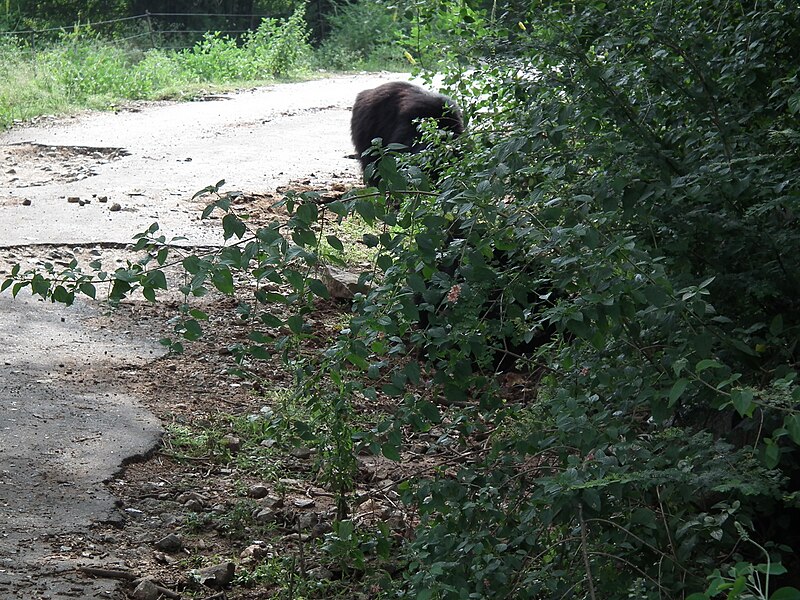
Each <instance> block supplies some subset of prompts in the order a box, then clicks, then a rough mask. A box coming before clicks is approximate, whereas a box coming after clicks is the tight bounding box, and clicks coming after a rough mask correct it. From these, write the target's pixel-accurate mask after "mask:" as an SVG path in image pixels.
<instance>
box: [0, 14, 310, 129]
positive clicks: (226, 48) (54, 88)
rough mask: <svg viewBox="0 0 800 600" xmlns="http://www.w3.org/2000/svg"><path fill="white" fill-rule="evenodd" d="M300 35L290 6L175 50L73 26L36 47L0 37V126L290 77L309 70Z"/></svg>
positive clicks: (299, 21)
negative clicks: (235, 32)
mask: <svg viewBox="0 0 800 600" xmlns="http://www.w3.org/2000/svg"><path fill="white" fill-rule="evenodd" d="M308 35H309V33H308V28H307V26H306V23H305V20H304V18H303V10H302V9H298V10H297V11H296V12H295V13H294V14H293V15H292V16H291V17H289V18H288V19H285V20H278V19H264V20H263V21H262V22H261V25H260V26H259V27H258V29H257V30H255V31H253V32H252V33H249V34H247V35H245V36H244V37H243V38H241V39H236V38H232V37H229V36H223V35H221V34H219V33H207V34H206V35H205V36H204V37H203V39H202V40H200V41H199V42H197V43H196V44H195V45H194V46H192V47H190V48H187V49H184V50H180V51H173V50H161V49H151V50H146V51H142V50H141V49H139V48H134V47H130V46H126V45H120V44H115V43H111V42H109V41H107V40H103V39H100V38H98V37H97V36H95V35H94V34H92V33H91V32H88V31H87V30H85V29H81V28H75V29H74V30H72V31H70V32H69V33H64V34H63V35H62V36H61V38H60V39H59V40H58V41H57V42H56V43H54V44H51V45H50V46H48V47H47V48H45V49H44V50H41V51H37V52H33V51H32V50H31V48H29V47H27V46H26V45H25V43H24V42H21V41H16V40H14V38H11V37H9V38H6V39H5V40H3V41H0V127H8V126H9V125H10V124H11V123H13V122H14V121H16V120H24V119H30V118H32V117H35V116H38V115H43V114H53V113H65V112H71V111H73V110H77V109H80V108H96V109H106V108H109V107H111V106H114V105H115V104H118V103H119V102H122V101H125V100H156V99H163V98H169V97H175V96H179V95H180V96H186V95H188V96H191V95H193V94H195V93H197V92H199V91H200V90H207V89H208V87H209V86H215V87H216V86H219V87H221V88H225V87H228V86H234V85H244V84H255V83H263V82H265V81H272V80H274V79H276V78H283V79H285V78H290V77H297V76H300V75H302V74H304V73H307V72H308V71H309V65H310V58H311V46H310V45H309V42H308Z"/></svg>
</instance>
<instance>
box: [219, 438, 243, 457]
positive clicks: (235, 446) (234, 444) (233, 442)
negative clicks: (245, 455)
mask: <svg viewBox="0 0 800 600" xmlns="http://www.w3.org/2000/svg"><path fill="white" fill-rule="evenodd" d="M221 441H222V445H223V446H225V447H227V448H228V450H230V451H231V452H232V453H233V454H236V453H237V452H238V451H239V449H240V448H241V447H242V440H240V439H239V438H238V437H236V436H235V435H233V434H231V433H229V434H227V435H226V436H224V437H223V438H222V440H221Z"/></svg>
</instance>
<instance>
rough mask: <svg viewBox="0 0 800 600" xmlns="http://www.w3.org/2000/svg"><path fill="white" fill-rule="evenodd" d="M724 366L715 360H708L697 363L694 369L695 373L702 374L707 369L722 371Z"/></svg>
mask: <svg viewBox="0 0 800 600" xmlns="http://www.w3.org/2000/svg"><path fill="white" fill-rule="evenodd" d="M722 366H723V365H721V364H720V363H719V362H718V361H716V360H714V359H713V358H706V359H704V360H701V361H700V362H698V363H697V365H695V367H694V372H695V373H701V372H703V371H705V370H706V369H721V368H722Z"/></svg>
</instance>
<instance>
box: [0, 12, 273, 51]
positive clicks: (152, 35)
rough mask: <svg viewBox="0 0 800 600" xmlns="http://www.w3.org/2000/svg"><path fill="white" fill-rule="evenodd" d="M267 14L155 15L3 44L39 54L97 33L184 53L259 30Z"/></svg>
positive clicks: (25, 35) (31, 33) (26, 33)
mask: <svg viewBox="0 0 800 600" xmlns="http://www.w3.org/2000/svg"><path fill="white" fill-rule="evenodd" d="M267 18H270V15H263V14H246V15H242V14H224V13H223V14H219V13H151V12H147V13H145V14H141V15H134V16H130V17H121V18H118V19H109V20H107V21H95V22H86V23H77V24H75V25H72V26H64V27H49V28H45V29H26V30H17V31H0V42H2V41H3V40H6V41H15V42H16V43H17V44H18V46H20V48H21V49H23V50H25V51H27V52H31V53H35V52H36V51H37V50H40V49H42V48H45V47H47V46H48V45H50V44H52V43H53V42H54V41H56V40H58V39H60V38H61V37H63V36H64V35H66V34H70V33H78V34H81V33H82V34H90V33H91V34H93V35H96V36H97V37H100V38H102V39H104V40H105V41H107V42H110V43H114V44H118V45H122V46H132V47H135V48H138V49H142V50H147V49H152V48H159V49H163V50H182V49H185V48H190V47H192V46H194V45H195V44H196V43H197V42H198V41H200V40H201V39H202V38H203V36H204V35H205V34H206V33H208V32H214V33H218V34H220V35H227V36H230V37H232V38H240V37H241V36H242V35H243V34H246V33H249V32H251V31H254V30H255V29H257V28H258V26H259V24H260V23H261V21H262V19H267Z"/></svg>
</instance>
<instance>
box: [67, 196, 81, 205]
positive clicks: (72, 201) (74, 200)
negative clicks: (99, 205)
mask: <svg viewBox="0 0 800 600" xmlns="http://www.w3.org/2000/svg"><path fill="white" fill-rule="evenodd" d="M67 202H69V203H70V204H80V203H81V199H80V198H79V197H78V196H68V197H67Z"/></svg>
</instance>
